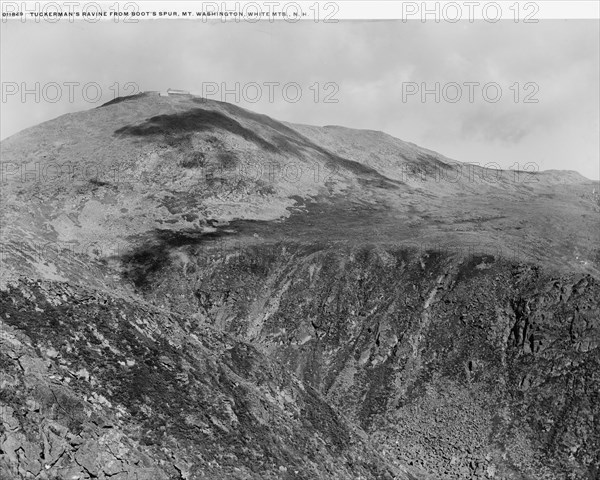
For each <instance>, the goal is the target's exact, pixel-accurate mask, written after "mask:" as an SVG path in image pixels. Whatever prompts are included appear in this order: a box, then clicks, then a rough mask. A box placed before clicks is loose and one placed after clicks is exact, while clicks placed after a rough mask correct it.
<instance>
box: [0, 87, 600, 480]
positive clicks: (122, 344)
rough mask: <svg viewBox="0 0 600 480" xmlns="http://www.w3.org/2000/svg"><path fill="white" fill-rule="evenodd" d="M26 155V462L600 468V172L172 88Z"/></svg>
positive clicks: (531, 473)
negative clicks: (595, 176) (327, 122)
mask: <svg viewBox="0 0 600 480" xmlns="http://www.w3.org/2000/svg"><path fill="white" fill-rule="evenodd" d="M1 149H2V162H3V168H2V194H1V207H0V208H1V210H0V212H1V225H2V267H3V268H2V273H1V276H0V303H1V304H2V314H1V315H0V320H1V322H2V325H1V327H0V332H2V336H1V337H0V341H1V342H2V350H1V353H0V362H1V363H2V371H1V374H2V380H1V382H0V407H1V408H2V412H3V415H2V424H3V430H2V432H1V434H0V450H1V451H0V471H2V472H3V473H4V476H5V478H7V479H8V478H15V477H17V478H40V479H55V478H72V479H75V478H79V479H83V478H110V479H113V480H115V479H117V480H121V479H129V478H140V479H141V478H148V479H159V478H165V479H168V478H184V479H196V478H198V479H199V478H210V479H268V478H274V479H275V478H281V479H319V478H322V479H326V478H327V479H329V478H334V479H358V478H364V479H390V478H398V479H421V478H422V479H426V478H432V479H434V478H502V479H529V478H531V479H538V478H539V479H541V478H544V479H547V478H551V479H554V478H556V479H559V478H560V479H564V478H596V476H597V475H598V472H599V468H600V456H599V454H598V452H600V434H599V432H600V428H599V424H598V421H599V419H600V407H599V405H600V401H599V394H600V383H599V378H598V377H599V375H600V373H599V372H600V368H599V367H600V356H599V349H598V344H599V342H600V333H599V328H600V321H599V318H600V305H599V302H598V298H600V283H599V279H600V249H599V248H598V244H599V242H598V240H600V222H599V220H600V202H599V196H598V183H597V182H592V181H590V180H588V179H585V178H584V177H582V176H580V175H579V174H577V173H575V172H558V171H549V172H538V171H535V170H534V169H533V168H532V165H527V166H526V170H524V171H506V170H493V169H489V168H484V167H482V166H478V165H468V164H463V163H461V162H458V161H455V160H452V159H449V158H446V157H444V156H442V155H440V154H438V153H436V152H433V151H431V150H427V149H424V148H421V147H418V146H416V145H414V144H411V143H407V142H404V141H401V140H399V139H396V138H394V137H391V136H389V135H386V134H384V133H382V132H375V131H363V130H352V129H348V128H344V127H338V126H327V127H313V126H307V125H295V124H290V123H284V122H279V121H276V120H274V119H271V118H269V117H267V116H265V115H259V114H256V113H253V112H250V111H248V110H245V109H242V108H239V107H236V106H234V105H230V104H227V103H222V102H215V101H209V100H206V99H203V98H200V97H194V96H191V95H171V96H168V97H163V96H159V95H158V94H156V93H153V92H147V93H143V94H139V95H135V96H130V97H124V98H118V99H115V100H113V101H112V102H109V103H108V104H105V105H103V106H101V107H98V108H95V109H92V110H89V111H85V112H79V113H76V114H69V115H65V116H62V117H59V118H57V119H55V120H52V121H49V122H46V123H43V124H41V125H38V126H36V127H32V128H30V129H27V130H24V131H23V132H20V133H18V134H17V135H14V136H12V137H10V138H8V139H6V140H5V141H3V142H2V143H1ZM480 163H481V164H482V165H485V164H486V162H485V159H483V160H482V161H481V162H480Z"/></svg>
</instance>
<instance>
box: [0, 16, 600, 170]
mask: <svg viewBox="0 0 600 480" xmlns="http://www.w3.org/2000/svg"><path fill="white" fill-rule="evenodd" d="M599 29H600V27H599V23H598V21H597V20H575V21H566V20H564V21H563V20H559V21H549V20H542V21H540V23H538V24H523V23H519V24H515V23H513V22H511V21H501V22H499V23H496V24H491V23H487V22H484V21H479V22H475V23H472V24H469V23H466V22H464V23H462V22H461V23H457V24H448V23H440V24H436V23H433V22H428V23H425V24H423V23H421V22H419V21H412V22H408V23H402V22H400V21H377V22H375V21H373V22H367V21H365V22H361V21H356V22H350V21H347V22H340V23H338V24H322V23H320V24H315V23H313V22H310V21H305V22H298V23H295V24H291V23H286V22H283V21H281V22H274V23H270V22H266V21H265V22H262V21H261V22H258V23H254V24H251V23H245V22H242V23H221V22H215V23H202V22H194V21H183V20H181V21H177V20H151V21H141V22H139V23H137V24H124V23H113V22H111V21H101V22H98V23H86V22H74V23H69V22H63V21H61V22H58V23H55V24H51V23H46V22H40V23H35V22H26V23H21V22H18V21H9V22H7V23H5V24H2V34H1V36H2V38H1V45H2V46H1V72H2V82H3V88H4V90H6V89H11V88H12V85H13V84H12V83H11V82H15V83H16V84H17V85H18V88H19V89H21V87H22V84H25V86H26V87H27V88H30V89H34V85H35V83H36V82H40V85H41V87H42V88H41V89H40V90H41V92H40V93H45V95H41V97H40V98H39V102H36V99H35V96H34V95H28V96H27V97H26V98H25V102H23V101H22V99H21V95H20V92H18V93H17V94H16V95H11V96H8V97H6V98H3V104H2V113H1V132H0V134H1V138H6V137H7V136H10V135H12V134H14V133H16V132H17V131H19V130H21V129H23V128H26V127H29V126H32V125H35V124H37V123H39V122H42V121H45V120H49V119H51V118H54V117H57V116H59V115H62V114H64V113H68V112H73V111H78V110H83V109H87V108H92V107H95V106H97V105H99V104H100V103H102V102H105V101H108V100H110V99H111V98H113V96H114V87H113V89H112V90H111V86H114V85H115V84H119V85H120V86H121V93H123V94H125V93H127V92H131V91H132V90H126V89H125V85H126V84H127V83H128V82H133V83H134V84H135V85H137V88H139V90H162V89H166V88H169V87H171V88H180V89H185V90H190V91H192V92H196V93H202V88H203V84H204V88H205V89H206V88H207V85H208V84H209V83H210V82H216V83H217V84H219V85H220V84H221V83H222V82H225V84H226V86H227V88H229V89H231V90H233V89H234V86H235V83H236V82H239V83H240V85H241V86H243V85H244V84H247V83H249V82H257V83H258V84H260V85H263V84H264V83H265V82H279V83H280V85H275V86H273V87H272V89H273V90H272V91H273V93H274V99H273V100H274V101H273V102H270V99H269V89H268V87H266V86H264V85H263V91H262V95H261V96H260V97H258V92H257V90H256V89H255V88H254V87H247V88H246V90H245V93H246V95H247V99H246V100H254V99H256V98H257V97H258V98H259V99H258V101H257V102H254V103H253V102H251V101H244V99H243V98H241V99H240V100H241V101H240V103H239V104H240V105H241V106H243V107H246V108H250V109H252V110H255V111H258V112H261V113H266V114H268V115H270V116H272V117H275V118H277V119H279V120H286V121H290V122H296V123H309V124H315V125H344V126H348V127H354V128H366V129H372V130H382V131H384V132H386V133H389V134H391V135H394V136H396V137H398V138H401V139H403V140H407V141H411V142H414V143H416V144H418V145H421V146H423V147H427V148H430V149H433V150H436V151H438V152H440V153H442V154H444V155H446V156H449V157H451V158H454V159H457V160H461V161H466V162H479V163H480V164H482V165H485V164H488V163H490V162H495V163H497V164H499V165H500V166H502V167H504V168H506V167H510V166H514V164H515V163H518V164H520V165H521V166H523V165H524V164H526V163H528V162H534V163H535V164H537V165H539V168H540V169H541V170H546V169H570V170H577V171H579V172H580V173H582V174H583V175H585V176H587V177H589V178H593V179H598V178H599V177H600V172H599V169H600V167H599V158H600V153H599V131H600V122H599V108H600V107H599V105H600V99H599V84H600V81H599V62H600V52H599V48H600V47H599V45H600V38H599ZM48 82H57V83H58V84H60V85H61V86H62V87H61V93H62V97H61V98H60V99H59V100H58V101H56V102H55V103H52V101H51V100H54V98H55V97H56V94H57V92H56V89H54V88H53V87H47V88H46V89H45V91H44V90H43V87H44V85H45V84H47V83H48ZM65 82H79V84H80V85H84V84H87V83H88V82H96V83H97V84H98V85H99V86H100V88H101V90H102V98H99V99H98V100H97V101H96V102H92V100H94V97H95V96H96V89H95V88H94V87H93V86H92V87H88V89H87V91H86V93H87V97H88V100H89V101H86V98H85V97H84V95H83V92H82V88H81V87H80V86H73V87H72V88H73V101H72V102H71V101H70V100H71V99H70V98H69V87H68V86H65V85H64V83H65ZM290 82H295V83H296V84H298V86H300V88H301V91H302V97H301V99H300V100H299V101H297V102H295V103H294V102H292V101H290V100H293V99H294V97H295V96H296V95H297V89H296V88H295V87H293V86H290V87H288V88H287V90H286V91H285V94H286V95H287V99H288V101H286V97H285V96H284V92H283V89H282V86H283V85H285V84H287V83H290ZM315 82H318V83H319V85H320V86H319V88H318V89H317V88H315V86H314V85H315ZM328 82H332V83H333V84H335V85H337V86H338V87H339V88H338V87H335V86H333V85H329V86H328V87H327V88H325V84H326V83H328ZM452 82H455V83H456V84H458V85H459V86H460V87H461V90H462V98H461V99H460V100H458V101H457V102H455V103H452V102H451V100H455V99H456V95H457V88H456V85H454V86H452V85H451V83H452ZM465 82H478V83H479V84H480V85H472V86H471V87H469V86H468V85H464V83H465ZM492 82H495V83H496V84H497V85H496V87H494V86H491V85H488V87H487V90H486V91H485V92H483V88H482V87H483V86H484V85H486V84H491V83H492ZM516 82H518V87H517V86H516V85H515V83H516ZM436 83H439V85H440V88H439V91H440V98H439V103H437V102H436V98H435V95H434V94H433V93H431V94H429V95H427V96H426V97H425V102H423V99H422V98H421V94H420V93H421V92H420V90H421V88H422V84H425V85H426V88H428V89H430V90H432V91H435V88H436V87H435V85H436ZM526 84H527V85H526ZM446 85H448V86H446ZM497 87H499V88H500V90H501V93H502V97H501V98H500V100H499V101H497V102H495V103H494V102H493V100H495V98H496V97H497V94H498V88H497ZM416 88H418V89H419V91H418V92H416V93H415V94H413V95H408V93H410V92H412V91H414V90H415V89H416ZM470 89H471V92H472V93H473V99H472V100H473V101H472V102H471V101H470V99H469V93H470V91H469V90H470ZM316 90H319V98H318V102H316V103H315V98H314V97H315V92H316ZM205 92H206V90H205ZM403 93H404V95H403ZM517 93H518V97H517V98H516V96H517ZM221 94H222V91H221V87H220V86H219V91H218V92H217V94H215V95H212V96H211V97H210V98H215V99H221ZM327 94H331V96H330V99H332V100H338V102H337V103H325V102H324V99H325V96H326V95H327ZM444 94H445V95H444ZM224 99H225V100H226V101H229V102H234V103H235V102H236V99H235V98H234V96H233V95H232V94H230V95H228V96H227V97H226V98H224ZM525 99H528V100H530V101H531V100H537V101H538V102H537V103H526V102H525Z"/></svg>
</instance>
